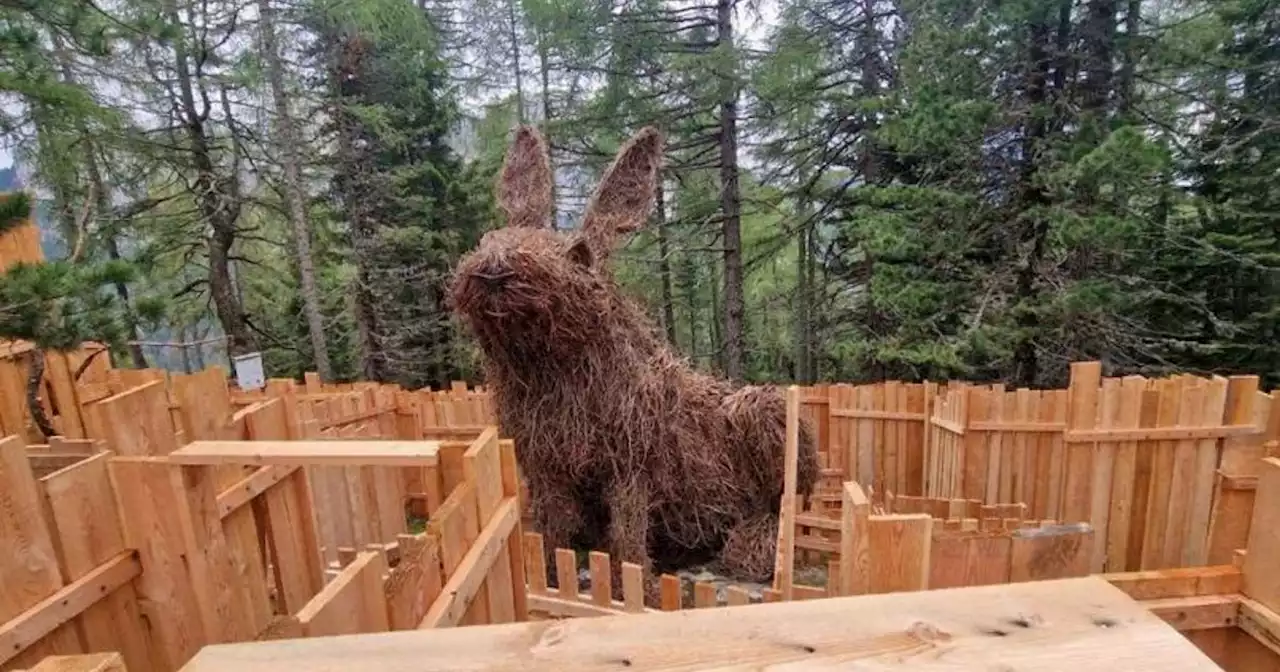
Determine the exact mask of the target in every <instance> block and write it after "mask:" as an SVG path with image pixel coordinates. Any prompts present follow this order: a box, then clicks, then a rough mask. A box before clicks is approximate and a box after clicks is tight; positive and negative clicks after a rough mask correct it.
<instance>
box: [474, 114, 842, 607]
mask: <svg viewBox="0 0 1280 672" xmlns="http://www.w3.org/2000/svg"><path fill="white" fill-rule="evenodd" d="M662 151H663V139H662V136H661V134H660V133H659V132H658V131H656V130H654V129H652V128H646V129H644V130H641V131H640V132H639V133H637V134H636V135H635V136H634V137H633V138H631V140H630V141H629V142H627V144H626V145H625V146H623V147H622V149H621V150H619V152H618V155H617V157H616V158H615V160H614V163H613V164H612V165H611V166H610V167H609V169H608V170H607V171H606V172H605V174H604V177H603V179H602V180H601V182H600V184H599V185H598V187H597V189H596V192H595V194H594V195H593V196H592V198H591V201H590V202H589V204H588V206H587V209H586V212H585V215H584V219H583V222H582V227H581V229H580V230H577V231H572V232H559V231H555V230H553V229H552V228H551V226H550V224H551V211H552V207H551V198H552V179H553V176H552V170H551V165H550V160H549V157H548V154H547V149H546V144H545V142H544V141H543V139H542V137H541V136H540V135H539V133H538V132H537V131H536V130H534V129H533V128H530V127H520V128H518V129H517V131H516V135H515V140H514V143H513V144H512V146H511V147H510V148H509V150H508V153H507V157H506V162H505V164H504V166H503V169H502V172H501V174H500V176H499V183H498V185H497V193H498V205H499V206H500V207H501V209H502V210H503V211H504V212H505V214H506V226H505V227H503V228H499V229H496V230H493V231H490V232H488V233H486V234H485V235H484V237H483V239H482V240H481V241H480V244H479V246H478V247H477V248H476V249H475V250H474V251H472V252H471V253H469V254H468V255H467V256H466V257H465V258H463V259H462V260H461V261H460V262H459V264H458V267H457V269H456V270H455V273H454V278H453V281H452V287H451V290H450V300H451V304H452V307H453V310H454V311H455V312H456V313H458V314H459V315H460V316H461V318H462V320H463V322H464V323H465V324H466V325H467V327H468V328H469V329H470V331H471V332H472V333H473V335H474V336H475V338H476V340H477V341H478V343H479V346H480V348H481V350H482V351H483V355H484V359H485V371H486V378H485V380H486V383H487V385H488V387H489V389H490V390H491V391H492V393H493V400H494V402H495V406H496V409H497V414H498V421H499V424H500V426H501V428H502V432H503V435H504V436H509V437H511V438H512V439H514V440H515V446H516V454H517V459H518V462H519V464H520V468H521V471H522V472H523V474H524V477H525V479H526V481H527V484H528V488H529V495H530V500H531V505H532V514H533V520H534V523H535V525H536V526H537V528H538V530H539V531H540V532H542V534H543V535H544V537H545V540H546V548H547V550H548V552H550V550H551V549H554V548H557V547H566V548H567V547H571V546H572V547H578V548H583V547H586V548H592V549H607V550H608V551H609V552H610V553H611V555H612V558H613V560H614V568H613V569H614V572H615V580H614V586H615V588H616V587H618V586H620V585H621V584H620V581H618V580H617V571H618V568H619V564H618V563H620V562H623V561H626V562H633V563H637V564H641V565H643V566H645V568H646V574H647V576H649V577H653V576H654V574H655V573H657V572H660V571H670V570H673V569H679V568H682V567H687V566H690V565H694V564H702V563H712V564H713V566H714V567H715V568H716V569H717V571H719V572H721V573H723V574H725V575H727V576H730V577H732V578H734V579H738V580H744V581H763V580H766V579H767V578H768V577H769V576H771V575H772V573H773V564H774V549H775V544H776V541H775V540H776V535H777V528H778V516H779V508H780V501H781V495H782V490H783V471H784V465H783V461H784V441H785V431H786V419H785V416H786V408H785V402H784V400H783V398H782V396H781V395H780V394H779V393H778V392H777V391H776V390H774V389H770V388H764V387H752V386H745V387H744V386H739V385H736V384H734V383H732V382H730V381H727V380H723V379H720V378H716V377H713V376H710V375H707V374H705V373H701V372H698V371H695V370H694V369H693V368H692V367H691V366H690V365H689V363H688V362H687V361H686V360H684V359H682V358H680V357H679V356H677V355H676V354H675V353H674V352H673V351H672V350H671V348H670V347H669V346H668V344H667V343H665V342H664V339H663V338H662V336H661V334H660V333H659V331H658V330H657V328H656V326H655V324H654V323H653V322H652V321H651V320H650V319H649V317H648V316H647V315H646V313H645V311H644V310H643V309H642V308H641V307H640V306H639V305H637V304H636V303H635V302H633V301H631V300H629V299H627V298H625V297H624V296H622V294H621V293H620V292H619V291H618V287H617V286H616V284H615V282H614V279H613V275H612V273H611V271H610V269H609V263H608V260H609V255H610V253H611V252H612V251H613V249H614V247H615V246H616V245H617V243H618V240H619V238H620V237H621V236H622V235H623V234H627V233H629V232H632V231H635V230H637V229H639V228H640V227H641V226H642V225H643V224H644V222H645V220H646V218H647V217H648V215H649V211H650V210H651V208H652V206H653V202H654V198H655V190H656V188H657V187H658V174H659V170H660V165H661V161H662ZM797 474H798V478H797V483H798V490H799V492H800V493H801V494H808V493H810V492H811V491H812V489H813V485H814V483H815V481H816V480H817V477H818V458H817V453H816V450H815V447H814V441H813V438H812V432H811V431H810V430H809V428H808V427H807V426H803V425H802V428H801V442H800V458H799V464H798V469H797ZM648 586H649V587H650V589H651V588H652V586H653V584H652V583H651V582H650V583H649V584H648ZM651 594H652V593H651Z"/></svg>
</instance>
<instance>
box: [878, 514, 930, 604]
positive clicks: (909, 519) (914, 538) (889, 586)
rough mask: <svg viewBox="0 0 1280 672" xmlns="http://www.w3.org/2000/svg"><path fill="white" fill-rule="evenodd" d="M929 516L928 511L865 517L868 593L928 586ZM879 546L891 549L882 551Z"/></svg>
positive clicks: (917, 588)
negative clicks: (869, 555) (868, 569)
mask: <svg viewBox="0 0 1280 672" xmlns="http://www.w3.org/2000/svg"><path fill="white" fill-rule="evenodd" d="M932 530H933V518H931V517H930V516H929V515H928V514H895V515H887V516H872V517H871V518H870V519H869V525H868V535H867V536H868V537H869V541H870V544H869V545H870V553H871V561H870V563H869V565H870V576H871V580H870V587H869V588H870V592H872V593H892V592H898V591H913V590H925V589H926V588H928V586H929V553H930V548H929V547H930V544H931V542H932V538H933V532H932ZM882 549H892V552H886V551H885V550H882Z"/></svg>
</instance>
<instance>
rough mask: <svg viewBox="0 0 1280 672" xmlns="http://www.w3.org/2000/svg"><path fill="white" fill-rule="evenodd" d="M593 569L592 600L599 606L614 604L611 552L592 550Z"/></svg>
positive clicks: (590, 561) (591, 563) (591, 562)
mask: <svg viewBox="0 0 1280 672" xmlns="http://www.w3.org/2000/svg"><path fill="white" fill-rule="evenodd" d="M588 564H589V566H590V569H591V602H592V604H595V605H596V606H598V607H609V606H611V605H612V604H613V580H612V577H611V576H610V572H609V554H608V553H601V552H600V551H591V554H590V556H589V563H588Z"/></svg>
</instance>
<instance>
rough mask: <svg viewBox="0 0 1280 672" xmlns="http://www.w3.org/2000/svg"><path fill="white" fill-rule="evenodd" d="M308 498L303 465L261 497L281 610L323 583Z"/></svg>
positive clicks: (291, 609)
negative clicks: (265, 515)
mask: <svg viewBox="0 0 1280 672" xmlns="http://www.w3.org/2000/svg"><path fill="white" fill-rule="evenodd" d="M268 468H269V469H279V468H281V467H279V466H276V467H268ZM311 501H312V496H311V492H310V487H309V484H308V480H307V472H306V470H304V469H296V470H292V472H291V473H290V474H289V475H288V476H287V477H286V478H285V479H284V480H283V481H281V482H280V483H279V484H278V485H276V486H274V487H272V488H270V489H269V490H267V491H266V494H265V496H264V497H263V505H264V507H265V509H266V514H267V540H268V548H269V549H270V551H271V556H272V558H273V560H274V562H273V563H272V571H273V573H274V578H275V584H276V588H277V591H278V594H279V601H280V605H281V607H282V608H283V610H284V611H285V613H296V612H297V611H298V610H299V609H301V608H302V606H303V605H304V604H306V603H307V601H308V600H310V599H311V598H312V597H314V596H315V595H316V594H317V593H319V592H320V589H321V588H322V587H323V586H324V566H323V564H322V562H321V556H320V544H319V539H318V538H317V535H316V524H315V513H314V512H313V511H312V508H311Z"/></svg>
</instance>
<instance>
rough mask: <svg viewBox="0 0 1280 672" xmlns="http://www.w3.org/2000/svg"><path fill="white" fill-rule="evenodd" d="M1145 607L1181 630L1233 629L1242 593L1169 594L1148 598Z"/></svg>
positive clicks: (1143, 604)
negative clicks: (1154, 598) (1159, 597)
mask: <svg viewBox="0 0 1280 672" xmlns="http://www.w3.org/2000/svg"><path fill="white" fill-rule="evenodd" d="M1142 606H1144V607H1146V608H1147V609H1148V610H1149V611H1150V612H1151V613H1153V614H1155V615H1156V616H1159V617H1160V620H1162V621H1164V622H1165V623H1168V624H1169V625H1172V626H1173V627H1175V628H1177V629H1178V630H1179V631H1180V632H1186V631H1188V630H1211V629H1213V628H1230V627H1232V626H1234V625H1235V624H1236V615H1237V614H1238V613H1239V612H1240V596H1239V595H1196V596H1193V597H1170V598H1165V599H1160V600H1149V601H1146V602H1143V603H1142Z"/></svg>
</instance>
